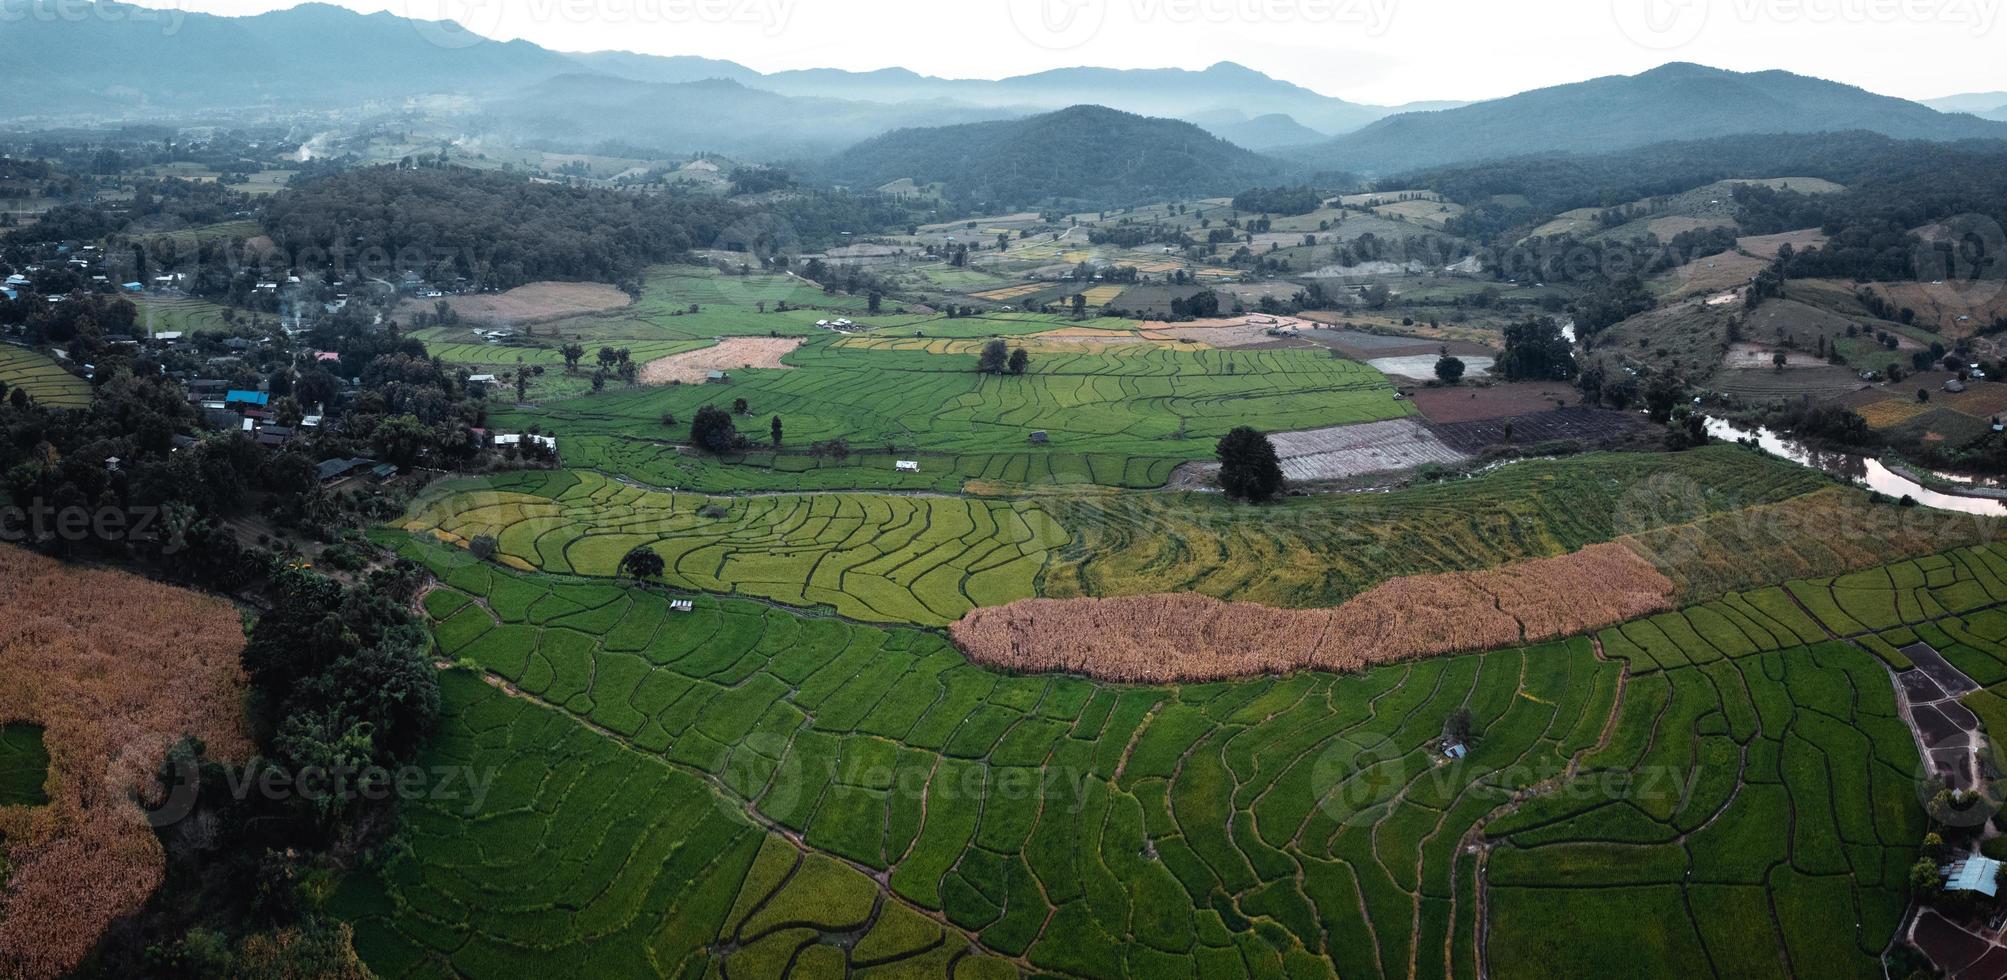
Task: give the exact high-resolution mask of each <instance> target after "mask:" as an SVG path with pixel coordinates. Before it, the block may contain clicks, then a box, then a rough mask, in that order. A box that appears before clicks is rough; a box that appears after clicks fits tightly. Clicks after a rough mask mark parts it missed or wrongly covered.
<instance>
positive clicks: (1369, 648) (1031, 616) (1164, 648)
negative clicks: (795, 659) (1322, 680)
mask: <svg viewBox="0 0 2007 980" xmlns="http://www.w3.org/2000/svg"><path fill="white" fill-rule="evenodd" d="M1672 598H1673V584H1672V582H1671V581H1670V580H1668V579H1667V578H1666V577H1665V576H1664V575H1662V574H1660V573H1659V572H1658V570H1657V569H1654V568H1653V567H1652V566H1651V564H1650V563H1648V562H1646V561H1645V560H1643V559H1642V558H1639V557H1638V555H1637V554H1636V553H1635V552H1633V551H1631V550H1630V549H1629V548H1626V547H1624V546H1623V545H1620V544H1600V545H1594V546H1591V547H1588V548H1584V549H1583V550H1581V551H1577V552H1574V553H1573V554H1568V555H1562V556H1560V557H1558V558H1540V559H1534V560H1531V561H1523V562H1517V563H1514V564H1511V565H1506V566H1504V567H1502V568H1497V569H1492V570H1490V571H1483V572H1464V573H1454V574H1444V575H1414V576H1409V577H1406V578H1398V579H1394V580H1392V581H1389V582H1387V583H1385V584H1382V585H1380V586H1379V587H1377V588H1375V589H1373V590H1371V591H1369V592H1367V593H1365V594H1364V595H1361V596H1359V597H1358V598H1355V599H1352V600H1351V601H1349V602H1346V603H1345V604H1344V605H1341V606H1338V607H1337V608H1335V609H1275V608H1272V607H1269V606H1263V605H1258V604H1255V603H1251V602H1223V601H1221V600H1219V599H1214V598H1212V597H1210V596H1203V595H1196V594H1189V593H1187V594H1179V595H1154V596H1136V597H1131V598H1116V599H1027V600H1024V601H1021V602H1014V603H1011V604H1009V605H1006V606H995V607H990V608H985V609H977V610H975V611H974V612H971V613H969V614H968V615H967V616H966V617H964V618H963V619H962V620H961V621H960V622H958V623H956V624H955V625H954V626H953V627H952V628H951V630H950V632H951V634H952V635H953V637H954V639H955V642H956V643H957V644H959V645H960V646H961V647H962V649H963V650H964V651H965V652H967V654H968V655H969V657H970V659H972V660H975V661H976V662H978V663H983V664H989V665H993V666H997V667H1002V668H1006V669H1009V670H1016V671H1025V672H1042V671H1061V672H1065V673H1073V674H1084V675H1086V676H1089V677H1094V678H1098V679H1102V680H1109V681H1117V682H1124V683H1170V682H1201V681H1213V680H1221V679H1224V678H1230V677H1247V676H1251V675H1257V674H1274V673H1285V672H1288V671H1294V670H1333V671H1352V670H1360V669H1363V668H1366V667H1371V666H1374V665H1377V664H1387V663H1398V662H1401V661H1406V660H1414V659H1417V658H1421V657H1430V656H1439V655H1442V654H1449V653H1462V652H1468V651H1475V650H1487V649H1492V648H1495V647H1502V646H1511V645H1513V644H1516V643H1522V642H1539V641H1543V640H1552V639H1557V638H1560V637H1564V636H1573V635H1577V634H1581V633H1586V632H1589V631H1591V630H1595V629H1600V628H1602V627H1605V626H1611V625H1614V624H1616V623H1621V622H1623V621H1625V620H1628V619H1635V618H1637V617H1639V616H1644V615H1649V614H1651V613H1656V612H1663V611H1665V610H1668V609H1671V608H1672Z"/></svg>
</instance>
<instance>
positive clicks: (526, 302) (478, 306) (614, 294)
mask: <svg viewBox="0 0 2007 980" xmlns="http://www.w3.org/2000/svg"><path fill="white" fill-rule="evenodd" d="M437 302H439V301H438V300H426V299H409V300H405V301H404V302H403V303H402V304H401V305H399V306H398V312H399V314H400V315H402V314H405V313H406V312H407V311H415V312H430V311H431V309H432V304H434V303H437ZM445 302H446V305H447V306H450V307H452V308H453V312H454V313H457V314H459V315H460V319H462V320H464V321H467V322H468V323H487V324H522V323H541V322H544V321H546V320H561V319H564V318H565V317H570V316H579V315H582V314H586V313H604V312H606V311H608V310H621V309H626V308H627V307H628V306H630V305H632V304H633V303H634V299H633V297H630V296H628V295H627V294H626V293H623V292H621V291H620V290H618V289H615V288H614V287H612V286H609V285H607V284H605V283H601V282H533V283H530V284H529V285H527V286H517V287H516V288H514V289H511V290H509V291H508V292H506V293H485V294H474V295H467V296H449V297H447V298H446V300H445Z"/></svg>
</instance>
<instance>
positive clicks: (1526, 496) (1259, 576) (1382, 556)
mask: <svg viewBox="0 0 2007 980" xmlns="http://www.w3.org/2000/svg"><path fill="white" fill-rule="evenodd" d="M1827 485H1828V484H1827V483H1826V481H1825V480H1824V479H1823V478H1821V477H1819V476H1817V475H1815V474H1812V473H1810V472H1809V471H1807V470H1805V469H1803V468H1802V467H1794V466H1789V465H1781V464H1773V463H1772V462H1770V461H1766V460H1763V459H1761V458H1759V457H1758V456H1756V455H1755V454H1753V453H1749V452H1746V451H1744V450H1742V449H1740V448H1738V447H1733V446H1718V447H1711V448H1708V449H1703V450H1696V451H1693V452H1688V453H1680V454H1678V455H1672V456H1666V455H1638V454H1589V455H1584V456H1577V457H1571V458H1566V459H1559V460H1538V461H1528V462H1523V463H1516V464H1513V465H1511V466H1508V467H1504V468H1502V469H1499V470H1497V471H1494V472H1492V473H1489V474H1486V475H1485V476H1483V477H1479V478H1476V479H1471V480H1458V481H1452V482H1448V483H1439V484H1427V485H1423V486H1419V487H1415V488H1413V489H1408V490H1402V491H1398V492H1395V493H1386V494H1366V495H1355V494H1339V495H1324V496H1317V497H1311V498H1301V499H1293V500H1289V501H1285V502H1283V503H1281V504H1278V505H1273V506H1269V507H1265V508H1261V509H1249V508H1246V507H1242V506H1238V505H1235V504H1232V503H1230V502H1228V501H1225V500H1222V499H1217V498H1215V497H1174V496H1170V495H1155V496H1150V495H1134V494H1130V495H1102V496H1080V497H1054V498H1050V499H1045V500H1044V501H1043V503H1044V506H1045V507H1047V508H1048V509H1049V510H1050V511H1051V512H1052V514H1053V515H1054V517H1055V518H1056V519H1057V520H1058V521H1059V523H1060V524H1061V526H1063V527H1065V528H1067V529H1068V530H1069V531H1071V532H1072V533H1073V534H1074V539H1073V543H1072V544H1071V545H1070V546H1069V547H1068V548H1067V549H1066V550H1065V551H1064V552H1063V553H1062V554H1060V555H1059V556H1058V558H1057V560H1055V561H1054V562H1053V563H1052V565H1051V566H1050V567H1048V568H1047V570H1046V572H1045V575H1044V577H1043V579H1042V580H1041V587H1042V594H1043V595H1045V596H1047V597H1051V598H1070V597H1074V596H1115V595H1153V594H1160V593H1173V592H1198V593H1202V594H1205V595H1210V596H1214V597H1216V598H1222V599H1230V600H1242V601H1248V602H1259V603H1262V604H1264V605H1270V606H1278V607H1283V608H1310V607H1321V606H1335V605H1338V604H1339V603H1341V602H1344V601H1345V600H1346V599H1349V598H1351V597H1352V596H1355V595H1358V594H1359V593H1361V592H1364V591H1366V590H1367V589H1370V588H1372V587H1373V586H1375V585H1378V584H1379V583H1381V582H1383V581H1386V580H1387V579H1389V578H1394V577H1398V576H1403V575H1421V574H1430V573H1435V572H1457V571H1475V570H1479V569H1485V568H1494V567H1497V566H1499V565H1502V564H1505V563H1507V562H1511V561H1518V560H1522V559H1527V558H1541V557H1552V556H1555V555H1561V554H1566V553H1568V552H1571V551H1578V550H1580V549H1582V548H1583V547H1586V546H1588V545H1590V544H1595V543H1598V542H1602V541H1609V540H1612V539H1615V538H1617V537H1619V536H1622V535H1625V534H1637V533H1643V532H1646V531H1651V530H1655V529H1658V528H1664V527H1668V526H1679V525H1685V524H1688V523H1689V522H1692V521H1694V520H1697V519H1699V518H1703V517H1706V516H1707V515H1710V514H1726V513H1729V512H1733V511H1737V510H1740V509H1742V508H1745V507H1750V506H1755V505H1759V504H1764V503H1773V502H1777V501H1784V500H1789V499H1790V498H1793V497H1797V496H1799V495H1802V494H1807V493H1810V492H1812V491H1814V490H1818V489H1820V488H1821V487H1822V486H1827ZM1860 499H1863V500H1864V499H1865V498H1860ZM1736 526H1737V527H1741V525H1736ZM1762 528H1763V525H1756V526H1752V527H1748V528H1746V530H1747V531H1748V532H1749V533H1751V534H1758V533H1760V532H1761V530H1762ZM1667 553H1668V554H1670V551H1669V550H1668V552H1667ZM1771 581H1775V580H1774V579H1773V580H1771Z"/></svg>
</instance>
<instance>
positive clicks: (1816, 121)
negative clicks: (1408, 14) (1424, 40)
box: [1303, 63, 2007, 173]
mask: <svg viewBox="0 0 2007 980" xmlns="http://www.w3.org/2000/svg"><path fill="white" fill-rule="evenodd" d="M1842 130H1865V131H1869V132H1875V133H1881V134H1883V135H1886V136H1893V137H1896V138H1899V139H1927V140H1954V139H1967V138H1978V139H1988V138H1992V139H1998V138H2007V124H2002V123H2000V122H1995V121H1990V120H1985V119H1980V118H1978V117H1975V116H1969V115H1947V114H1945V113H1941V112H1938V111H1936V110H1933V109H1931V108H1929V107H1928V106H1924V105H1922V104H1920V103H1916V102H1908V101H1905V100H1902V99H1896V98H1891V97H1889V96H1883V95H1875V94H1873V93H1871V92H1867V91H1865V90H1863V89H1859V88H1856V87H1854V86H1851V85H1843V84H1841V83H1838V82H1830V81H1826V80H1823V79H1817V78H1810V77H1807V76H1804V75H1794V74H1791V73H1789V72H1784V71H1765V72H1754V73H1748V74H1743V73H1737V72H1730V71H1723V70H1721V69H1717V68H1708V67H1705V66H1702V65H1694V64H1686V63H1674V64H1669V65H1664V66H1662V67H1659V68H1655V69H1653V70H1651V71H1648V72H1644V73H1642V74H1638V75H1613V76H1609V77H1605V78H1596V79H1591V80H1589V81H1585V82H1576V83H1574V84H1570V85H1558V86H1554V87H1552V88H1544V89H1537V90H1535V91H1531V92H1524V93H1521V94H1519V95H1514V96H1509V97H1507V98H1503V99H1496V100H1493V101H1489V102H1479V103H1475V104H1473V105H1468V106H1464V107H1462V108H1457V109H1448V110H1443V111H1440V112H1419V113H1405V114H1402V115H1397V116H1392V117H1389V118H1387V119H1382V120H1380V121H1379V122H1376V123H1373V124H1372V125H1370V126H1367V127H1366V128H1364V129H1362V130H1359V131H1358V132H1356V133H1352V134H1349V135H1346V136H1341V137H1339V138H1337V139H1335V140H1331V141H1328V142H1325V143H1322V144H1318V145H1317V146H1315V147H1314V148H1311V149H1310V150H1309V151H1307V152H1306V153H1305V154H1304V155H1303V156H1304V158H1305V159H1310V158H1314V159H1316V160H1317V161H1318V162H1319V163H1320V164H1323V165H1327V166H1333V167H1343V168H1350V169H1356V170H1362V171H1366V172H1371V173H1387V172H1390V171H1396V170H1409V169H1417V168H1423V167H1433V166H1440V165H1444V164H1451V163H1458V162H1464V161H1472V160H1480V159H1495V158H1504V157H1516V156H1525V155H1530V154H1540V153H1604V152H1610V151H1614V150H1621V149H1626V148H1630V147H1635V146H1643V145H1646V144H1649V143H1658V142H1664V141H1668V140H1695V139H1707V138H1710V137H1716V136H1734V135H1742V134H1749V133H1810V132H1836V131H1842Z"/></svg>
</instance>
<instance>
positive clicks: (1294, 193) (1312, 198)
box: [1233, 187, 1324, 215]
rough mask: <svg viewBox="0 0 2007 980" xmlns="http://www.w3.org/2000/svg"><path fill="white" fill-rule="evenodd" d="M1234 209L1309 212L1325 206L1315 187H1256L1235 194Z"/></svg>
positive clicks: (1287, 213) (1274, 212)
mask: <svg viewBox="0 0 2007 980" xmlns="http://www.w3.org/2000/svg"><path fill="white" fill-rule="evenodd" d="M1233 206H1234V210H1237V211H1253V212H1257V213H1260V214H1284V215H1289V214H1309V213H1310V212H1312V211H1315V210H1317V209H1318V208H1321V207H1323V206H1324V196H1323V195H1321V194H1319V193H1317V190H1316V188H1313V187H1256V188H1251V189H1249V190H1244V191H1241V192H1240V193H1238V194H1235V195H1234V196H1233Z"/></svg>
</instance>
